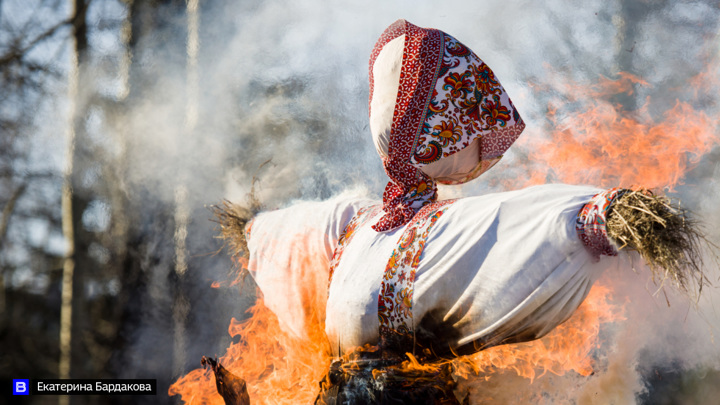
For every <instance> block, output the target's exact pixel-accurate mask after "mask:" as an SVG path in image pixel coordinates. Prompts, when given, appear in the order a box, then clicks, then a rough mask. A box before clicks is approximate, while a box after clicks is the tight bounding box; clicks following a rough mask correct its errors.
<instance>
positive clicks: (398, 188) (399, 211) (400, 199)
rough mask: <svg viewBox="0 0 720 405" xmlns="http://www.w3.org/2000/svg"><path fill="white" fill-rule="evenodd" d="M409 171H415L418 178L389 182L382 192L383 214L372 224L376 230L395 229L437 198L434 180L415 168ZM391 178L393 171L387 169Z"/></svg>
mask: <svg viewBox="0 0 720 405" xmlns="http://www.w3.org/2000/svg"><path fill="white" fill-rule="evenodd" d="M409 171H411V172H413V173H415V174H416V175H417V176H418V177H420V179H419V180H416V181H413V182H405V183H396V182H393V181H391V182H389V183H388V184H387V186H385V192H384V193H383V211H385V215H383V216H382V217H381V218H380V219H379V220H378V222H377V223H376V224H375V225H373V226H372V228H373V229H374V230H375V231H377V232H387V231H392V230H393V229H397V228H399V227H401V226H403V225H405V224H407V223H408V222H410V220H412V219H413V217H414V216H415V214H416V213H417V212H418V210H420V208H422V207H424V206H426V205H427V204H430V203H432V202H435V201H436V200H437V185H436V184H435V182H434V181H433V180H432V179H431V178H429V177H427V176H424V175H422V174H420V172H419V171H418V170H417V169H415V168H411V169H410V170H409ZM387 172H388V175H389V176H390V178H391V179H392V178H393V177H395V176H394V173H393V171H392V170H387Z"/></svg>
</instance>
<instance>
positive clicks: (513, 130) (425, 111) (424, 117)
mask: <svg viewBox="0 0 720 405" xmlns="http://www.w3.org/2000/svg"><path fill="white" fill-rule="evenodd" d="M403 35H404V36H405V38H404V46H403V53H402V65H401V68H400V80H399V86H398V92H397V98H396V100H395V106H394V111H393V113H392V126H391V128H390V133H389V142H388V144H387V153H386V154H385V156H383V154H382V153H381V157H382V159H383V165H384V166H385V172H386V173H387V175H388V176H389V177H390V182H388V184H387V186H386V187H385V192H384V194H383V210H384V211H385V215H384V216H383V217H382V218H381V219H380V220H379V221H378V222H377V223H376V224H375V225H374V226H373V228H374V229H375V230H376V231H378V232H384V231H389V230H393V229H395V228H397V227H400V226H402V225H404V224H406V223H407V222H408V221H410V219H412V218H413V216H414V215H415V213H416V212H417V210H419V209H420V208H421V207H423V206H424V205H426V204H428V203H430V202H433V201H435V200H436V199H437V187H436V185H435V181H434V180H433V179H432V178H431V177H430V176H428V175H427V174H425V173H424V172H423V171H422V169H423V168H424V167H426V166H427V165H430V164H431V163H433V162H437V161H439V160H440V159H442V158H446V157H449V156H451V155H453V154H455V153H456V152H459V151H461V150H463V149H465V148H467V147H468V146H470V145H471V144H472V143H473V142H474V141H476V140H479V142H480V147H479V153H480V156H479V158H477V160H478V164H477V167H475V168H474V169H473V170H471V171H470V172H469V173H467V175H464V176H463V178H461V179H459V180H455V181H452V182H447V183H450V184H460V183H464V182H467V181H470V180H472V179H474V178H476V177H477V176H479V175H480V174H482V173H483V172H484V171H486V170H488V169H489V168H490V167H492V166H493V165H494V164H495V163H496V162H497V161H498V160H500V158H501V157H502V155H503V154H504V153H505V151H506V150H507V149H508V148H509V147H510V145H512V144H513V142H515V140H516V139H517V138H518V136H520V133H521V132H522V131H523V129H524V128H525V123H524V122H523V120H522V119H521V118H520V115H519V114H518V112H517V110H515V107H514V106H513V104H512V102H511V101H510V98H509V97H508V95H507V93H506V92H505V90H504V89H503V87H502V85H500V82H499V81H498V80H497V78H496V77H495V74H494V73H493V72H492V70H490V68H489V67H488V66H487V65H486V64H485V63H483V61H482V60H480V58H478V57H477V56H476V55H475V54H474V53H473V52H472V51H471V50H470V49H468V48H467V47H466V46H465V45H463V44H462V43H460V41H458V40H457V39H455V38H453V37H452V36H450V35H448V34H446V33H444V32H442V31H440V30H436V29H430V28H420V27H417V26H415V25H413V24H410V23H409V22H407V21H405V20H398V21H396V22H394V23H393V24H392V25H391V26H389V27H388V28H387V29H386V30H385V32H383V34H382V35H381V36H380V39H378V41H377V43H376V44H375V48H374V49H373V52H372V54H371V55H370V100H371V103H372V97H373V85H374V80H373V67H374V65H375V61H376V59H377V57H378V55H379V54H380V52H381V51H382V50H383V47H384V46H385V45H386V44H388V43H389V42H390V41H392V40H393V39H396V38H398V37H400V36H403Z"/></svg>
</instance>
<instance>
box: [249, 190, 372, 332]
mask: <svg viewBox="0 0 720 405" xmlns="http://www.w3.org/2000/svg"><path fill="white" fill-rule="evenodd" d="M369 203H371V201H369V200H360V199H349V198H347V197H337V198H334V199H331V200H328V201H322V202H301V203H297V204H294V205H292V206H291V207H288V208H285V209H280V210H275V211H269V212H264V213H261V214H259V215H258V216H257V217H255V219H253V221H252V222H251V223H250V224H249V225H248V227H247V228H246V233H247V236H248V250H249V253H250V255H249V256H250V257H249V260H248V269H249V271H250V274H252V275H253V277H254V279H255V282H256V283H257V285H258V287H259V288H260V290H261V291H262V293H263V298H264V302H265V305H266V306H267V307H268V308H269V309H270V310H272V311H273V312H274V313H275V314H276V315H277V317H278V319H279V320H280V324H281V326H282V327H283V328H284V329H285V330H288V331H290V332H292V333H293V334H295V335H296V336H298V337H301V338H302V337H306V336H307V331H308V329H307V328H308V327H309V326H310V325H309V322H317V321H322V320H323V319H324V317H325V303H326V300H327V283H328V264H329V262H330V259H331V258H332V255H333V251H334V249H335V245H336V244H337V241H338V238H339V237H340V234H341V233H342V231H343V229H344V228H345V225H346V224H347V223H348V222H349V221H350V219H352V217H353V216H354V215H355V213H356V212H357V210H358V209H360V208H362V207H363V206H365V205H367V204H369Z"/></svg>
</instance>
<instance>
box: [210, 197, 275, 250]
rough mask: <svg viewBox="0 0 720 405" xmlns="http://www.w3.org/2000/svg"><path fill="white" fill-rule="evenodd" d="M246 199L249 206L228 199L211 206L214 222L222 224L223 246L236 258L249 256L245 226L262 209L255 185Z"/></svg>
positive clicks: (221, 236)
mask: <svg viewBox="0 0 720 405" xmlns="http://www.w3.org/2000/svg"><path fill="white" fill-rule="evenodd" d="M246 199H247V206H242V205H239V204H233V203H232V202H230V201H228V200H223V202H222V204H221V205H212V206H210V211H211V212H212V213H213V215H214V216H215V219H214V222H217V223H218V224H219V225H220V235H219V236H218V237H219V238H220V239H222V240H223V242H224V245H223V247H226V248H228V250H230V254H231V255H232V256H233V257H235V258H240V257H244V256H247V254H248V246H247V240H246V239H245V226H246V225H247V224H248V222H250V221H251V220H252V219H253V218H254V217H255V215H256V214H257V213H258V212H260V210H261V209H262V205H261V204H260V201H259V200H258V199H257V198H256V197H255V190H254V187H253V189H252V190H251V191H250V193H249V194H248V195H247V197H246Z"/></svg>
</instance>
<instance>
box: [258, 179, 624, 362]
mask: <svg viewBox="0 0 720 405" xmlns="http://www.w3.org/2000/svg"><path fill="white" fill-rule="evenodd" d="M600 191H602V190H599V189H595V188H589V187H580V186H568V185H545V186H537V187H531V188H527V189H523V190H518V191H512V192H506V193H497V194H490V195H485V196H480V197H468V198H462V199H458V200H455V201H454V202H452V203H440V204H438V206H439V208H438V209H437V210H431V211H432V212H430V216H429V217H428V219H427V220H425V221H424V222H421V223H420V224H416V223H415V222H411V223H409V224H407V225H405V226H403V227H401V228H399V229H396V230H393V231H391V232H385V233H378V232H375V231H374V230H373V229H372V228H371V225H372V224H373V223H374V222H375V220H376V219H377V218H379V216H380V215H381V211H380V210H379V209H378V208H375V209H367V208H368V207H372V206H374V205H377V204H380V203H379V202H373V201H368V200H347V199H338V200H331V201H326V202H320V203H304V204H298V205H295V206H293V207H291V208H288V209H285V210H278V211H273V212H269V213H265V214H262V215H260V216H259V217H258V218H257V219H256V220H255V221H254V222H253V224H252V231H251V235H250V237H249V243H248V246H249V249H250V270H251V271H252V273H253V274H254V275H255V277H256V280H257V283H258V285H259V287H260V288H261V289H262V290H263V293H264V296H265V302H266V304H267V305H268V306H269V307H270V308H271V309H272V310H273V311H275V312H276V313H277V315H278V317H279V318H280V319H281V321H282V322H284V324H285V325H286V326H287V327H288V329H290V330H292V331H294V332H295V333H297V334H299V335H303V328H305V327H306V325H305V323H304V322H305V321H303V319H305V318H303V317H302V316H301V315H302V314H299V313H298V311H299V310H300V309H301V308H304V307H305V306H304V305H305V304H306V302H303V298H302V297H303V296H304V295H303V294H305V295H307V292H302V291H301V290H302V289H303V288H305V289H307V288H317V289H319V290H322V289H323V288H327V275H328V270H327V268H328V267H330V263H331V259H332V264H331V267H332V282H331V284H330V286H329V290H328V291H327V293H326V292H325V291H316V292H314V296H315V299H316V300H318V301H320V300H322V299H325V297H326V300H327V301H326V302H327V306H326V311H325V315H324V321H325V330H326V332H327V335H328V338H329V341H330V344H331V346H332V348H333V350H335V351H337V352H345V351H346V350H349V349H352V348H353V347H356V346H361V345H364V344H376V343H377V342H378V341H379V339H380V329H381V326H383V325H385V326H386V327H387V326H389V327H390V328H391V329H392V328H396V327H398V325H399V324H400V323H403V322H405V323H407V326H408V327H409V328H410V330H412V331H413V332H414V333H415V334H416V335H417V336H419V337H420V334H422V336H424V337H425V338H427V339H431V340H432V341H433V347H434V348H436V349H439V350H441V351H442V350H443V348H446V349H448V350H453V351H455V352H459V353H460V354H467V353H472V352H475V351H478V350H481V349H483V348H485V347H488V346H491V345H495V344H502V343H510V342H515V341H525V340H531V339H535V338H539V337H542V336H543V335H545V334H546V333H548V332H549V331H550V330H552V329H553V328H554V327H555V326H557V325H559V324H560V323H562V322H563V321H565V320H566V319H568V318H569V317H570V315H572V313H573V312H574V311H575V309H576V308H577V307H578V306H579V305H580V303H581V302H582V301H583V299H584V298H585V296H586V295H587V293H588V291H589V290H590V287H591V286H592V283H593V282H594V280H596V278H597V277H598V275H599V273H600V272H601V270H603V269H604V268H607V267H609V266H614V265H615V263H616V260H617V258H615V257H607V256H602V257H601V258H600V260H596V259H595V258H594V256H593V255H592V254H591V253H590V252H589V251H588V250H587V249H586V248H585V246H584V245H583V244H582V242H581V241H580V239H579V238H578V235H577V232H576V230H575V221H576V218H577V214H578V211H580V209H581V208H582V207H583V205H584V204H586V203H587V202H588V201H590V200H591V198H592V196H593V195H595V194H596V193H598V192H600ZM363 207H365V208H366V210H365V211H364V213H361V215H359V216H358V218H360V217H363V216H364V218H362V219H363V220H364V222H363V221H357V220H355V219H354V220H353V221H354V222H355V223H354V224H353V225H352V227H351V228H352V229H351V230H350V231H349V232H348V235H349V234H350V233H351V234H352V235H351V236H350V237H348V238H345V240H344V242H341V245H340V248H336V249H335V250H336V251H335V257H334V258H333V243H334V242H336V241H337V240H338V238H340V235H341V232H342V229H344V228H345V227H346V225H347V224H348V223H349V222H350V220H351V218H352V217H353V216H354V215H356V214H357V213H358V210H359V209H360V208H363ZM438 211H440V213H439V214H438V213H437V212H438ZM421 213H422V211H421ZM430 218H432V220H431V219H430ZM413 226H414V227H415V228H416V230H417V232H415V231H414V230H411V229H409V228H410V227H413ZM293 235H295V236H293ZM297 235H302V236H301V239H302V240H304V241H305V242H304V243H306V245H305V247H302V249H305V250H303V251H298V250H297V249H298V246H297V242H296V241H297ZM309 245H311V246H309ZM309 252H310V253H312V254H313V255H316V260H315V262H314V264H316V265H318V266H320V267H318V268H317V269H314V270H313V273H312V277H318V278H322V277H325V283H324V284H323V283H321V282H318V281H310V282H309V280H307V279H306V277H308V274H307V273H308V272H307V269H304V268H301V267H303V266H299V265H297V263H295V262H294V259H293V257H296V256H298V255H301V254H302V255H305V253H309ZM407 252H411V253H407ZM406 253H407V254H406ZM413 254H414V255H415V257H412V255H413ZM391 258H394V259H393V260H392V261H391ZM411 259H413V260H411ZM323 264H324V265H325V266H326V267H324V268H322V265H323ZM395 270H397V272H395ZM399 274H403V275H404V276H399ZM413 274H414V283H413V282H412V281H413V280H410V279H411V278H412V275H413ZM398 280H399V281H398ZM408 280H410V281H408ZM389 284H391V287H392V288H389V291H393V293H394V294H396V296H397V297H399V296H400V295H401V294H400V291H401V290H403V289H404V290H408V291H409V292H410V293H409V299H406V300H405V301H403V300H402V299H400V298H398V299H396V300H395V301H394V302H395V304H397V305H395V307H396V308H394V310H395V311H396V312H395V313H396V314H400V315H398V316H394V317H393V316H392V315H390V317H389V318H388V317H384V318H383V317H379V316H378V308H379V298H381V300H380V301H382V298H383V297H384V296H385V295H387V290H388V287H387V285H389ZM308 286H313V287H308ZM393 289H394V290H393ZM404 290H403V291H404ZM381 294H382V295H383V297H381ZM406 298H407V297H406ZM391 301H392V299H389V300H386V302H388V303H390V304H392V302H391ZM403 302H404V305H405V306H403ZM318 305H321V304H320V302H318ZM397 308H399V309H397ZM386 310H387V308H384V309H383V310H382V311H386ZM403 310H405V311H404V312H403ZM398 311H399V312H398ZM387 313H388V314H391V313H392V312H391V311H387ZM383 319H384V320H383ZM383 322H384V323H383ZM381 324H382V325H381Z"/></svg>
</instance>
